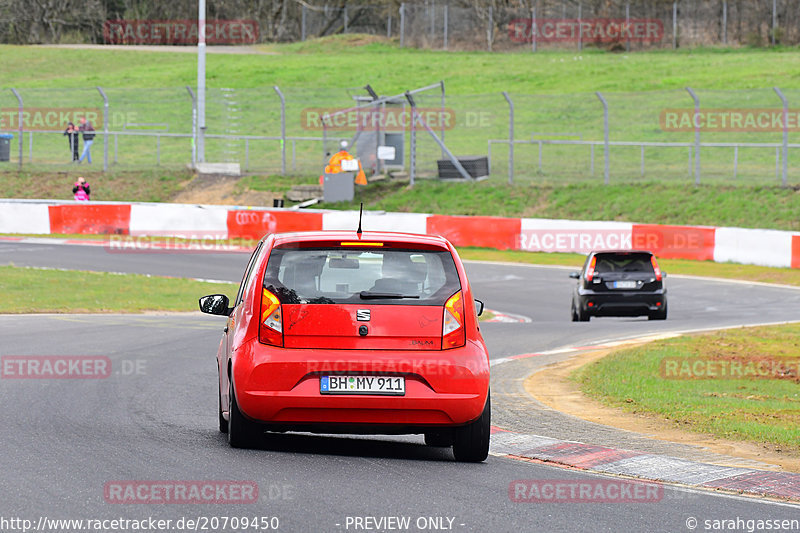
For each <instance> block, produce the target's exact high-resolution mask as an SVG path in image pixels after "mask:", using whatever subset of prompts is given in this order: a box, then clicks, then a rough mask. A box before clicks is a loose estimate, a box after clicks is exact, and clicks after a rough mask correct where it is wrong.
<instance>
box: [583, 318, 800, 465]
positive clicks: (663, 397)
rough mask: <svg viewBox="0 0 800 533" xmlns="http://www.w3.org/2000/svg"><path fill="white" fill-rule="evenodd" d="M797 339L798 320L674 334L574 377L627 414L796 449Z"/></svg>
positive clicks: (799, 429) (799, 405)
mask: <svg viewBox="0 0 800 533" xmlns="http://www.w3.org/2000/svg"><path fill="white" fill-rule="evenodd" d="M799 336H800V325H798V324H794V325H790V326H782V327H762V328H743V329H737V330H726V331H721V332H717V333H711V334H706V335H698V336H690V337H682V338H678V339H670V340H666V341H660V342H656V343H651V344H648V345H646V346H642V347H638V348H632V349H628V350H622V351H619V352H617V353H614V354H612V355H610V356H608V357H605V358H603V359H601V360H600V361H598V362H595V363H593V364H591V365H587V366H586V367H583V368H582V369H581V370H578V371H577V372H576V373H575V374H573V376H572V377H573V379H574V380H576V381H577V382H578V383H580V385H581V387H582V390H583V391H584V392H585V393H587V394H589V395H590V396H593V397H596V398H599V399H600V400H601V401H603V402H604V403H606V404H609V405H613V406H617V407H621V408H623V409H625V410H626V411H631V412H634V413H639V414H649V415H651V416H657V417H659V418H664V419H667V420H671V421H673V422H675V423H676V424H678V425H680V427H681V428H682V429H689V430H693V431H698V432H706V433H712V434H714V435H718V436H720V437H724V438H727V439H738V440H749V441H753V442H757V443H762V444H769V445H773V446H776V447H778V448H779V449H784V450H790V451H792V452H794V453H798V452H800V378H798V369H800V358H798V355H799V354H800V344H798V340H797V339H798V337H799ZM698 362H699V364H698ZM723 372H727V373H728V375H723ZM730 374H733V375H730ZM758 374H764V375H763V376H762V377H754V376H757V375H758ZM779 451H780V450H779Z"/></svg>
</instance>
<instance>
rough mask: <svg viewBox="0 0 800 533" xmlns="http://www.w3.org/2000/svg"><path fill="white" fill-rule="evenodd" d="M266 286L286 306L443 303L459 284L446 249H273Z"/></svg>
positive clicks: (265, 281) (265, 280) (266, 272)
mask: <svg viewBox="0 0 800 533" xmlns="http://www.w3.org/2000/svg"><path fill="white" fill-rule="evenodd" d="M264 287H265V288H266V289H268V290H269V291H271V292H273V293H274V294H275V295H276V296H278V298H279V299H280V301H281V303H286V304H293V303H317V304H322V303H362V302H368V303H370V304H388V305H392V304H395V305H397V304H401V305H444V303H445V302H446V301H447V298H449V297H450V296H451V295H452V294H453V293H455V292H456V291H458V290H460V289H461V283H460V281H459V279H458V272H457V271H456V266H455V263H454V261H453V257H452V255H450V252H447V251H431V250H413V249H409V250H398V249H391V250H388V249H387V250H372V249H369V250H351V249H342V248H287V249H280V248H276V249H274V250H272V252H271V253H270V257H269V261H268V263H267V269H266V271H265V273H264Z"/></svg>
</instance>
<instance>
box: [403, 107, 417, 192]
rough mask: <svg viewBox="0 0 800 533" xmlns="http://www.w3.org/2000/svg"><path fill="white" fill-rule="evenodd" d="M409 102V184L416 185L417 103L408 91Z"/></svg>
mask: <svg viewBox="0 0 800 533" xmlns="http://www.w3.org/2000/svg"><path fill="white" fill-rule="evenodd" d="M406 98H407V99H408V103H409V104H411V132H410V140H409V145H410V146H409V160H408V162H409V168H408V184H409V186H411V187H413V186H414V179H415V177H416V174H417V104H416V103H415V102H414V99H413V98H411V95H409V94H408V93H406Z"/></svg>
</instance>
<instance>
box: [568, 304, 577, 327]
mask: <svg viewBox="0 0 800 533" xmlns="http://www.w3.org/2000/svg"><path fill="white" fill-rule="evenodd" d="M569 314H570V317H571V318H572V321H573V322H577V321H578V311H577V310H576V309H575V301H574V300H573V302H572V306H571V307H570V313H569Z"/></svg>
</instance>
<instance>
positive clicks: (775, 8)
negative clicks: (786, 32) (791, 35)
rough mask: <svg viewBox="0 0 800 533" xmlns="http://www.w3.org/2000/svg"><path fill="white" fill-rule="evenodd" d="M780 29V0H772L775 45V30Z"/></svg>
mask: <svg viewBox="0 0 800 533" xmlns="http://www.w3.org/2000/svg"><path fill="white" fill-rule="evenodd" d="M777 29H778V0H772V46H775V31H776V30H777Z"/></svg>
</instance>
